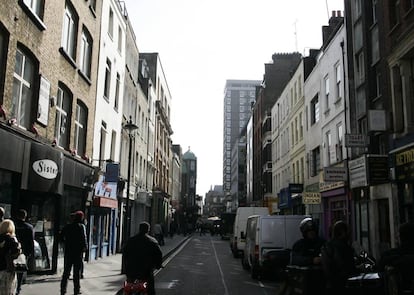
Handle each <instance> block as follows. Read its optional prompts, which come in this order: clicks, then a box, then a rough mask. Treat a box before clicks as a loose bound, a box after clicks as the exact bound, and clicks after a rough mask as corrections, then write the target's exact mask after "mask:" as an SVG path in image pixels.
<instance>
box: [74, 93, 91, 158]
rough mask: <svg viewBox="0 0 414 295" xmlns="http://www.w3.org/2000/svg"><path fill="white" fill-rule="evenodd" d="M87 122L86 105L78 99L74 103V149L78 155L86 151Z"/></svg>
mask: <svg viewBox="0 0 414 295" xmlns="http://www.w3.org/2000/svg"><path fill="white" fill-rule="evenodd" d="M87 124H88V110H87V108H86V106H85V105H84V104H83V103H82V102H81V101H79V100H78V103H77V105H76V117H75V149H76V151H77V153H78V155H81V156H83V155H85V153H86V130H87Z"/></svg>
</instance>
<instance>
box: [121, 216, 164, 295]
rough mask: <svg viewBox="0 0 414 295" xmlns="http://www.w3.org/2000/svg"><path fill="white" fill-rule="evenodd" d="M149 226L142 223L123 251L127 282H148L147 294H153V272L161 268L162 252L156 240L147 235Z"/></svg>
mask: <svg viewBox="0 0 414 295" xmlns="http://www.w3.org/2000/svg"><path fill="white" fill-rule="evenodd" d="M149 230H150V225H149V223H147V222H142V223H140V225H139V233H138V234H137V235H135V236H133V237H131V238H130V239H129V240H128V242H127V244H126V245H125V247H124V249H123V260H124V262H125V274H126V277H127V281H128V282H134V281H135V280H136V279H144V280H147V281H148V294H149V295H154V294H155V283H154V273H153V272H154V270H155V269H158V268H161V264H162V252H161V249H160V246H159V245H158V242H157V240H156V239H154V238H153V237H151V236H150V235H149V234H148V233H149Z"/></svg>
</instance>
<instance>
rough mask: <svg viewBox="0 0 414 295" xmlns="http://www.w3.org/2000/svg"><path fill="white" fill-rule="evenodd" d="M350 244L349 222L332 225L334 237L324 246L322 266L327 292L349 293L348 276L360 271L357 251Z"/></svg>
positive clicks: (336, 293) (341, 294) (343, 294)
mask: <svg viewBox="0 0 414 295" xmlns="http://www.w3.org/2000/svg"><path fill="white" fill-rule="evenodd" d="M354 252H355V251H354V249H353V248H352V246H351V244H350V232H349V227H348V224H346V223H345V222H343V221H341V220H340V221H337V222H335V223H334V225H333V227H332V239H331V240H329V241H328V242H327V243H326V245H325V246H324V247H323V248H322V266H323V269H324V273H325V278H326V294H328V295H331V294H334V295H345V294H346V295H347V294H348V293H349V292H348V291H347V290H346V289H345V287H346V281H347V278H349V277H351V276H352V275H355V274H357V273H358V271H357V269H356V266H355V259H354V257H355V253H354Z"/></svg>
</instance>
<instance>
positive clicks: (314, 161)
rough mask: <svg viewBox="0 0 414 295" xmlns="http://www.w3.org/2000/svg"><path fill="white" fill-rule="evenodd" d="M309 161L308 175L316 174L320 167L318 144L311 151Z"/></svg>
mask: <svg viewBox="0 0 414 295" xmlns="http://www.w3.org/2000/svg"><path fill="white" fill-rule="evenodd" d="M310 162H311V163H310V176H316V175H317V174H318V172H319V169H320V167H321V155H320V149H319V146H318V147H316V148H314V149H313V150H312V151H311V158H310Z"/></svg>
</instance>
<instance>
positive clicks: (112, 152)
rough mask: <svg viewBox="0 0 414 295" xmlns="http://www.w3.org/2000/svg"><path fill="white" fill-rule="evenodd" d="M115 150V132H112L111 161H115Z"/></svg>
mask: <svg viewBox="0 0 414 295" xmlns="http://www.w3.org/2000/svg"><path fill="white" fill-rule="evenodd" d="M115 148H116V131H115V130H112V135H111V160H115Z"/></svg>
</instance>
